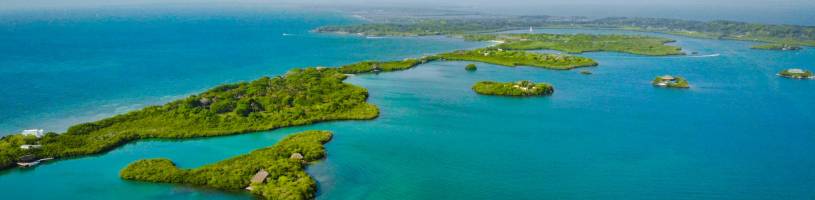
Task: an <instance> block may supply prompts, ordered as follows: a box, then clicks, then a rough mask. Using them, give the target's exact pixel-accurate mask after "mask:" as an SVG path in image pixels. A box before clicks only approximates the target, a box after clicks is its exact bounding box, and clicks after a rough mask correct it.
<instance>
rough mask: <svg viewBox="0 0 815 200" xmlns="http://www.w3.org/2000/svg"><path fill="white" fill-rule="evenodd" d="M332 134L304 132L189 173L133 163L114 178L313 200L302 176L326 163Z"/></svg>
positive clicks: (157, 163) (163, 162) (311, 186)
mask: <svg viewBox="0 0 815 200" xmlns="http://www.w3.org/2000/svg"><path fill="white" fill-rule="evenodd" d="M331 136H332V134H331V132H328V131H305V132H300V133H296V134H293V135H290V136H288V137H286V138H285V139H283V140H281V141H280V142H278V143H277V144H275V145H274V146H272V147H267V148H263V149H259V150H255V151H252V152H250V153H249V154H244V155H240V156H237V157H233V158H230V159H227V160H223V161H220V162H217V163H214V164H209V165H204V166H202V167H198V168H194V169H179V168H178V167H176V165H175V164H174V163H173V162H172V161H170V160H168V159H146V160H138V161H135V162H133V163H131V164H130V165H128V166H127V167H125V168H124V169H122V171H121V172H120V173H119V176H120V177H121V178H122V179H125V180H134V181H146V182H156V183H175V184H188V185H195V186H204V187H209V188H215V189H221V190H229V191H239V190H243V189H245V190H248V191H249V192H251V193H252V194H255V195H258V196H260V197H263V198H265V199H314V197H315V193H316V191H317V183H316V181H315V180H314V179H313V178H311V177H310V176H309V175H308V174H307V173H306V171H305V167H306V165H307V164H308V163H310V162H313V161H316V160H319V159H322V158H323V157H325V148H324V147H323V144H325V143H327V142H328V141H329V140H331Z"/></svg>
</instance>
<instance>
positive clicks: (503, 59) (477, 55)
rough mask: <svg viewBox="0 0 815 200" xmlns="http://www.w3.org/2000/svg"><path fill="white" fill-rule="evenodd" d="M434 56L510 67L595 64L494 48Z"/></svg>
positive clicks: (563, 67) (592, 61)
mask: <svg viewBox="0 0 815 200" xmlns="http://www.w3.org/2000/svg"><path fill="white" fill-rule="evenodd" d="M436 56H437V57H438V58H440V59H446V60H464V61H477V62H484V63H490V64H496V65H504V66H510V67H514V66H518V65H524V66H532V67H541V68H547V69H558V70H567V69H574V68H578V67H589V66H597V62H595V61H594V60H592V59H590V58H584V57H577V56H570V55H555V54H540V53H532V52H525V51H505V50H502V49H496V48H483V49H474V50H458V51H454V52H451V53H442V54H438V55H436Z"/></svg>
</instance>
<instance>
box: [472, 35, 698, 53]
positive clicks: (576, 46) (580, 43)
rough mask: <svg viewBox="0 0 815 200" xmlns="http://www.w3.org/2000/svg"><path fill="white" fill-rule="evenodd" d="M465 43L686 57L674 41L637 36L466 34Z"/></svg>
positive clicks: (570, 51)
mask: <svg viewBox="0 0 815 200" xmlns="http://www.w3.org/2000/svg"><path fill="white" fill-rule="evenodd" d="M464 39H466V40H475V41H485V40H499V41H503V43H501V44H498V45H496V46H495V47H496V48H502V49H507V50H539V49H551V50H558V51H563V52H567V53H584V52H594V51H612V52H622V53H631V54H638V55H649V56H666V55H683V54H684V53H683V52H682V48H679V47H675V46H668V45H665V44H666V43H669V42H674V40H671V39H668V38H660V37H650V36H638V35H588V34H575V35H571V34H499V35H483V34H482V35H465V36H464Z"/></svg>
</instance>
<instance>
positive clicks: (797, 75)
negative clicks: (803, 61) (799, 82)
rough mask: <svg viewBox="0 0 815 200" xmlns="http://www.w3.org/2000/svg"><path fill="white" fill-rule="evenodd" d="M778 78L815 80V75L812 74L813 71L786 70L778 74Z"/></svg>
mask: <svg viewBox="0 0 815 200" xmlns="http://www.w3.org/2000/svg"><path fill="white" fill-rule="evenodd" d="M778 76H781V77H784V78H793V79H815V75H813V74H812V71H809V70H804V69H798V68H793V69H786V70H784V71H781V72H778Z"/></svg>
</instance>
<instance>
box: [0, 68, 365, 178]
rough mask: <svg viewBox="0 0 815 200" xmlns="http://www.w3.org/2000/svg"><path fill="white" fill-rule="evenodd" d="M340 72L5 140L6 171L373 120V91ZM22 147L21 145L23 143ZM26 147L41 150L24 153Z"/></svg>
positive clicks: (226, 88) (235, 87) (2, 159)
mask: <svg viewBox="0 0 815 200" xmlns="http://www.w3.org/2000/svg"><path fill="white" fill-rule="evenodd" d="M345 78H346V75H344V74H342V73H339V72H338V71H337V70H335V69H316V68H306V69H295V70H292V71H290V72H289V73H287V74H286V75H284V76H278V77H263V78H260V79H257V80H254V81H251V82H242V83H235V84H227V85H221V86H218V87H215V88H213V89H210V90H208V91H206V92H203V93H201V94H197V95H192V96H189V97H187V98H184V99H180V100H177V101H173V102H170V103H167V104H165V105H162V106H151V107H146V108H144V109H141V110H138V111H133V112H129V113H125V114H121V115H117V116H114V117H111V118H107V119H103V120H99V121H96V122H90V123H83V124H78V125H75V126H72V127H70V128H68V131H67V132H66V133H63V134H59V135H57V134H49V135H47V136H45V137H43V138H40V139H36V138H35V139H32V140H29V141H26V140H21V139H19V138H18V137H20V135H12V136H7V137H4V138H3V139H2V140H0V150H1V151H0V152H1V153H0V168H4V167H9V166H11V165H13V164H14V162H15V161H16V160H17V159H18V158H19V157H21V156H24V155H29V154H30V155H35V156H36V157H38V158H45V157H54V158H60V157H68V156H78V155H87V154H93V153H99V152H103V151H106V150H109V149H112V148H114V147H116V146H118V145H121V144H123V143H126V142H128V141H132V140H136V139H142V138H191V137H206V136H217V135H227V134H236V133H245V132H252V131H261V130H270V129H275V128H280V127H287V126H295V125H304V124H310V123H314V122H320V121H327V120H344V119H372V118H374V117H376V116H377V115H378V109H377V108H376V106H374V105H371V104H368V103H366V99H367V98H368V92H367V90H366V89H364V88H361V87H357V86H353V85H350V84H346V83H343V80H344V79H345ZM21 141H22V142H21ZM23 143H39V144H41V145H42V148H40V149H33V150H23V149H21V148H20V147H19V145H21V144H23Z"/></svg>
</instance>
